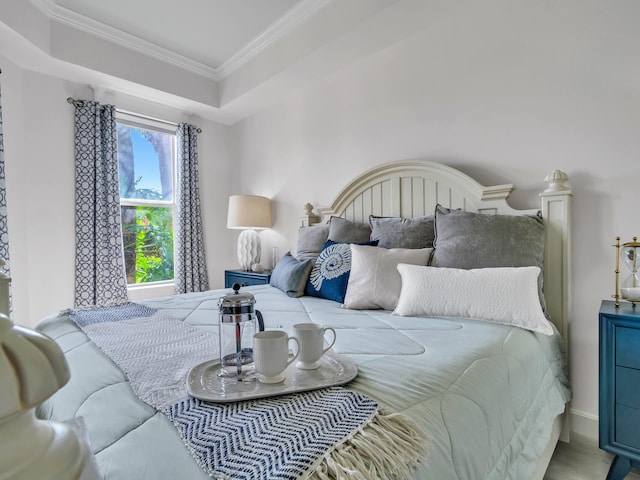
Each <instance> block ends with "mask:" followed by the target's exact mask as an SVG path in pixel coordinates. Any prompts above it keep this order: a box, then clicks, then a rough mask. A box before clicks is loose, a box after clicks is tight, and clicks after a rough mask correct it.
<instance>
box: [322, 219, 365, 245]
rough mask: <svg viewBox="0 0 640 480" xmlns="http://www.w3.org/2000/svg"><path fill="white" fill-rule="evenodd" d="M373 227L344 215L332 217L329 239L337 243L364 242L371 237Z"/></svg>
mask: <svg viewBox="0 0 640 480" xmlns="http://www.w3.org/2000/svg"><path fill="white" fill-rule="evenodd" d="M370 237H371V227H370V226H369V225H367V224H366V223H357V222H352V221H351V220H347V219H346V218H342V217H331V221H330V222H329V240H331V241H333V242H337V243H362V242H368V241H369V240H370V239H371V238H370Z"/></svg>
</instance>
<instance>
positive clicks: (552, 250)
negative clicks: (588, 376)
mask: <svg viewBox="0 0 640 480" xmlns="http://www.w3.org/2000/svg"><path fill="white" fill-rule="evenodd" d="M544 180H545V182H547V184H548V187H547V189H546V190H544V191H543V192H541V193H540V197H541V199H542V217H543V219H544V223H545V232H546V238H545V253H544V254H545V260H544V265H545V270H544V295H545V299H546V302H547V311H548V312H549V314H550V315H551V321H552V322H553V323H554V324H555V325H556V327H557V328H558V331H559V332H560V334H561V335H562V338H563V341H564V350H565V355H566V356H567V365H569V358H570V353H571V352H570V343H569V338H570V337H569V335H570V333H571V332H570V326H571V325H570V323H571V197H572V195H573V194H572V192H571V188H569V186H568V185H567V183H566V182H567V180H569V177H568V176H567V174H566V173H564V172H562V171H560V170H554V171H553V172H551V173H550V174H549V175H547V177H546V178H545V179H544ZM570 374H571V372H567V375H568V376H569V378H571V375H570ZM569 406H570V404H567V410H566V411H565V418H564V422H563V428H562V434H561V436H560V439H561V440H562V441H564V442H568V441H569V437H570V432H571V429H570V422H569V419H570V411H569Z"/></svg>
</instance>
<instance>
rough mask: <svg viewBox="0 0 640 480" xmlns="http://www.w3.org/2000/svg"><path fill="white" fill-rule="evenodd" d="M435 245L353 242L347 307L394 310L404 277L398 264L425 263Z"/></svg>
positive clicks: (346, 296) (345, 299) (345, 303)
mask: <svg viewBox="0 0 640 480" xmlns="http://www.w3.org/2000/svg"><path fill="white" fill-rule="evenodd" d="M432 250H433V249H432V248H414V249H409V248H389V249H387V248H379V247H372V246H366V245H355V244H351V273H350V274H349V283H348V284H347V293H346V295H345V297H344V306H345V307H346V308H351V309H360V310H362V309H378V308H382V309H384V310H393V309H394V308H396V304H397V303H398V296H399V295H400V288H401V287H402V280H401V278H400V274H399V273H398V264H399V263H407V264H415V265H423V266H424V265H426V264H427V262H428V260H429V256H430V255H431V251H432Z"/></svg>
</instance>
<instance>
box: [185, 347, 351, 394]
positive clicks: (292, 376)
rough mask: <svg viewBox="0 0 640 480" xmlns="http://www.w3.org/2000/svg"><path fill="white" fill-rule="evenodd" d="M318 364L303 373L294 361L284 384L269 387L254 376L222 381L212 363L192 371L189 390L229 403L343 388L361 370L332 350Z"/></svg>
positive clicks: (216, 364)
mask: <svg viewBox="0 0 640 480" xmlns="http://www.w3.org/2000/svg"><path fill="white" fill-rule="evenodd" d="M319 363H320V366H319V367H318V368H316V369H315V370H301V369H298V368H296V362H292V363H291V365H289V366H288V367H287V369H286V370H285V371H284V373H283V375H284V381H282V382H280V383H273V384H266V383H260V382H259V381H258V379H257V378H256V377H255V376H254V377H251V378H249V379H246V378H245V379H243V380H242V381H238V380H237V379H235V378H221V377H219V376H218V372H219V370H220V360H219V359H217V360H209V361H207V362H204V363H201V364H200V365H197V366H195V367H193V368H192V369H191V370H190V371H189V374H188V375H187V390H188V391H189V394H190V395H191V396H193V397H196V398H199V399H201V400H206V401H209V402H217V403H229V402H239V401H242V400H252V399H254V398H266V397H275V396H278V395H286V394H288V393H297V392H306V391H309V390H316V389H318V388H325V387H332V386H335V385H344V384H345V383H348V382H350V381H351V380H353V379H354V378H355V377H356V375H358V368H357V367H356V365H355V364H354V363H353V362H352V361H351V360H349V359H348V358H346V357H343V356H342V355H338V354H337V353H334V352H332V351H328V352H327V353H325V354H324V355H323V356H322V358H321V359H320V360H319Z"/></svg>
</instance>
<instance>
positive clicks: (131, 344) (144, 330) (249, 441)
mask: <svg viewBox="0 0 640 480" xmlns="http://www.w3.org/2000/svg"><path fill="white" fill-rule="evenodd" d="M69 315H70V317H71V318H72V319H73V320H74V321H75V322H76V324H78V326H80V327H81V328H82V329H83V330H84V331H85V333H86V334H87V335H88V336H89V337H90V338H91V340H92V341H93V342H94V343H95V344H96V345H98V346H99V347H100V348H101V349H102V350H103V351H104V352H105V353H106V354H107V355H108V356H109V357H110V358H111V359H112V360H113V361H114V362H115V363H116V364H117V365H118V366H119V367H120V368H121V369H122V370H123V371H124V372H125V374H126V375H127V376H128V378H129V381H130V383H131V386H132V388H133V390H134V391H135V392H136V394H137V395H138V397H140V399H141V400H143V401H144V402H146V403H148V404H149V405H151V406H153V407H154V408H156V409H158V410H159V411H161V412H163V413H164V414H166V415H167V416H168V417H169V418H170V419H171V421H172V422H173V424H174V425H175V426H176V428H177V430H178V432H179V433H180V436H181V437H182V439H183V441H184V443H185V445H186V446H187V448H188V449H189V451H190V452H191V454H192V455H193V457H194V458H195V460H196V461H197V462H198V464H199V465H200V466H201V467H202V468H203V469H204V471H205V472H206V473H207V474H208V475H209V476H210V477H212V478H215V479H219V480H222V479H224V480H226V479H246V480H259V479H265V480H266V479H282V480H289V479H290V480H294V479H313V480H333V479H347V478H348V479H356V480H370V479H378V478H379V479H408V478H411V472H412V469H413V467H414V466H415V465H416V464H417V463H418V462H419V461H420V460H421V459H422V458H424V456H425V451H426V448H427V444H428V442H427V438H426V435H425V434H424V432H422V431H421V430H420V429H419V428H418V427H417V426H416V425H415V424H414V423H413V422H412V421H410V420H409V419H408V418H407V417H405V416H403V415H399V414H393V413H389V412H385V411H384V410H383V409H381V408H380V407H379V405H378V404H377V403H376V402H375V401H373V400H371V399H369V398H368V397H366V396H364V395H361V394H359V393H356V392H352V391H350V390H347V389H345V388H342V387H333V388H326V389H321V390H315V391H311V392H304V393H299V394H294V395H286V396H281V397H273V398H266V399H256V400H250V401H244V402H237V403H232V404H215V403H209V402H204V401H201V400H198V399H195V398H192V397H190V396H189V395H188V393H187V391H186V376H187V374H188V372H189V370H190V369H191V368H192V367H194V366H196V365H198V364H200V363H202V362H204V361H207V360H210V359H211V358H215V357H216V356H217V355H218V342H217V336H215V335H213V334H211V333H209V332H206V331H203V330H201V329H198V328H195V327H192V326H190V325H186V324H184V323H182V322H181V321H179V320H176V319H174V318H171V317H169V316H167V315H165V314H162V313H161V312H156V311H155V310H153V309H149V308H147V307H143V306H141V305H136V304H127V305H122V306H116V307H106V308H102V309H95V310H78V311H72V312H70V314H69Z"/></svg>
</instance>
